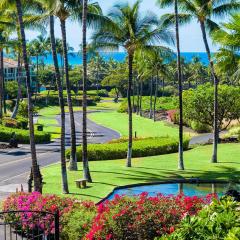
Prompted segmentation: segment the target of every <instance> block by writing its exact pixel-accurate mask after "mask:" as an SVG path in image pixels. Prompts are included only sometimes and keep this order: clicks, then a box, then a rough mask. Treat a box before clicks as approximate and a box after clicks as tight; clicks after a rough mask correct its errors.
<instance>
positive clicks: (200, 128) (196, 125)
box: [190, 121, 211, 133]
mask: <svg viewBox="0 0 240 240" xmlns="http://www.w3.org/2000/svg"><path fill="white" fill-rule="evenodd" d="M190 127H191V128H192V129H193V130H194V131H196V132H197V133H208V132H211V127H210V126H209V125H207V124H203V123H200V122H196V121H192V122H191V123H190Z"/></svg>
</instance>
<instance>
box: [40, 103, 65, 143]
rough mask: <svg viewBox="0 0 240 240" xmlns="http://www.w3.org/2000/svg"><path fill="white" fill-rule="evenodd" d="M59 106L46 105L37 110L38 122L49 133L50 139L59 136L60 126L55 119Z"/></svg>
mask: <svg viewBox="0 0 240 240" xmlns="http://www.w3.org/2000/svg"><path fill="white" fill-rule="evenodd" d="M57 114H59V107H53V106H48V107H45V108H42V109H41V110H40V111H39V117H38V124H42V125H43V130H44V131H45V132H48V133H50V134H51V140H53V139H55V138H59V137H60V133H61V128H60V127H59V125H58V122H57V120H56V115H57Z"/></svg>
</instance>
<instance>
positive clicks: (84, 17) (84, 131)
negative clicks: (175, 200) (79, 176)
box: [82, 0, 92, 182]
mask: <svg viewBox="0 0 240 240" xmlns="http://www.w3.org/2000/svg"><path fill="white" fill-rule="evenodd" d="M87 11H88V0H84V1H83V14H82V36H83V39H82V57H83V122H82V134H83V135H82V161H83V177H84V178H85V179H86V180H87V181H88V182H92V178H91V175H90V171H89V164H88V156H87V41H86V36H87Z"/></svg>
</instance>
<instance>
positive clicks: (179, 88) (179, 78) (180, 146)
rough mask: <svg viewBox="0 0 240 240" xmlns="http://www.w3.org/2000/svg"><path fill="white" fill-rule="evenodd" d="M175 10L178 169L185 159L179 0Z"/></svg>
mask: <svg viewBox="0 0 240 240" xmlns="http://www.w3.org/2000/svg"><path fill="white" fill-rule="evenodd" d="M174 10H175V32H176V44H177V69H178V97H179V149H178V154H179V155H178V156H179V157H178V169H179V170H184V159H183V99H182V68H181V52H180V39H179V16H178V0H175V1H174Z"/></svg>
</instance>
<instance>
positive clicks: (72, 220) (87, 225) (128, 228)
mask: <svg viewBox="0 0 240 240" xmlns="http://www.w3.org/2000/svg"><path fill="white" fill-rule="evenodd" d="M211 200H212V196H210V195H209V196H207V197H205V198H199V197H186V196H183V195H179V196H163V195H158V196H156V197H148V195H147V194H146V193H143V194H141V195H139V196H135V197H126V196H123V197H120V196H116V197H115V198H114V200H112V201H105V203H103V204H100V205H99V206H95V204H94V203H93V202H87V201H83V202H82V201H78V200H74V199H72V198H61V197H58V196H56V195H41V194H40V193H37V192H34V193H17V194H13V195H11V196H10V197H8V198H7V199H6V200H5V201H4V202H3V211H26V212H22V213H17V214H11V213H9V214H7V216H6V220H7V221H9V222H18V223H19V224H18V225H16V226H15V228H17V230H23V232H24V233H25V234H27V233H28V232H34V231H36V230H37V229H40V231H41V232H44V233H45V234H46V235H48V236H49V237H50V238H49V239H51V234H53V233H54V232H55V229H54V227H55V226H54V215H52V214H54V213H56V211H59V215H60V236H61V240H80V239H84V240H119V239H128V240H135V239H136V240H138V239H148V240H151V239H154V238H155V237H161V236H162V235H165V234H169V233H172V232H174V230H175V227H176V225H177V224H179V223H180V221H181V220H182V219H183V218H184V217H185V216H189V215H190V216H192V215H195V214H196V213H198V211H199V210H201V209H202V207H203V205H205V204H207V203H209V202H210V201H211ZM28 211H29V212H28ZM30 211H37V212H30ZM39 211H43V212H49V213H52V214H47V215H46V216H45V215H44V216H42V215H40V214H39Z"/></svg>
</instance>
